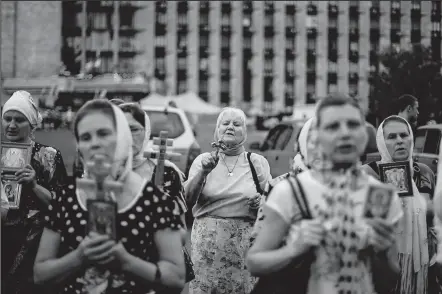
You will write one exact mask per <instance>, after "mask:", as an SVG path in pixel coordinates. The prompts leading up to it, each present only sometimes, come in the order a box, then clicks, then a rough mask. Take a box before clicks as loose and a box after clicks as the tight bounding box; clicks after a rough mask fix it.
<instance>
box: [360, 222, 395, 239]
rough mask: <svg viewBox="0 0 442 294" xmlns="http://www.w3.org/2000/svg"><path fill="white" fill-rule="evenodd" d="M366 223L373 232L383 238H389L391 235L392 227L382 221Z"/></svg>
mask: <svg viewBox="0 0 442 294" xmlns="http://www.w3.org/2000/svg"><path fill="white" fill-rule="evenodd" d="M367 222H368V224H369V225H370V226H371V227H372V228H373V230H374V231H375V232H376V233H377V234H379V235H381V236H382V237H383V238H390V237H391V235H392V234H393V231H394V228H393V226H392V225H391V224H389V223H388V222H387V221H386V220H384V219H377V218H376V219H370V220H367Z"/></svg>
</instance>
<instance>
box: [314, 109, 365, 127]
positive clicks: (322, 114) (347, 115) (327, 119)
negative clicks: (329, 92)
mask: <svg viewBox="0 0 442 294" xmlns="http://www.w3.org/2000/svg"><path fill="white" fill-rule="evenodd" d="M363 120H364V119H363V115H362V112H361V110H360V109H358V108H357V107H355V106H353V105H350V104H346V105H331V106H327V107H325V108H323V109H321V111H319V113H318V119H317V122H318V126H319V127H323V126H326V125H329V124H334V123H340V122H348V121H358V122H362V121H363Z"/></svg>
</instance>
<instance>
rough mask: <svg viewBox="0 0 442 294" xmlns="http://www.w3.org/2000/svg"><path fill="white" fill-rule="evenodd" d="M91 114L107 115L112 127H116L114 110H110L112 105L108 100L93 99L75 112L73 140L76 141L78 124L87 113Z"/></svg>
mask: <svg viewBox="0 0 442 294" xmlns="http://www.w3.org/2000/svg"><path fill="white" fill-rule="evenodd" d="M92 112H100V113H103V114H105V115H108V116H110V117H111V118H112V121H113V123H114V127H116V125H117V124H116V120H115V114H114V110H113V109H112V104H111V103H110V102H109V100H106V99H94V100H91V101H88V102H86V104H84V105H83V106H82V107H81V108H80V109H79V110H78V112H77V115H76V116H75V121H74V134H75V138H76V139H77V141H78V130H77V128H78V123H79V122H80V121H81V120H82V119H83V118H84V117H85V116H86V115H88V114H89V113H92Z"/></svg>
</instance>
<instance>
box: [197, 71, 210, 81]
mask: <svg viewBox="0 0 442 294" xmlns="http://www.w3.org/2000/svg"><path fill="white" fill-rule="evenodd" d="M199 79H200V80H208V79H209V71H207V70H200V71H199Z"/></svg>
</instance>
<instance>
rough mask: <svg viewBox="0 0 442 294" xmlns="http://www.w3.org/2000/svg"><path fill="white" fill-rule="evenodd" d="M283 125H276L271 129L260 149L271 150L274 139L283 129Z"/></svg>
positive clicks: (273, 146) (273, 145)
mask: <svg viewBox="0 0 442 294" xmlns="http://www.w3.org/2000/svg"><path fill="white" fill-rule="evenodd" d="M284 127H285V126H282V125H281V126H276V127H274V128H273V129H271V130H270V131H269V133H268V135H267V138H266V139H265V141H264V143H263V144H262V146H261V151H267V150H273V149H275V144H276V141H277V139H278V137H279V135H280V134H281V132H282V131H283V129H284Z"/></svg>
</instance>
